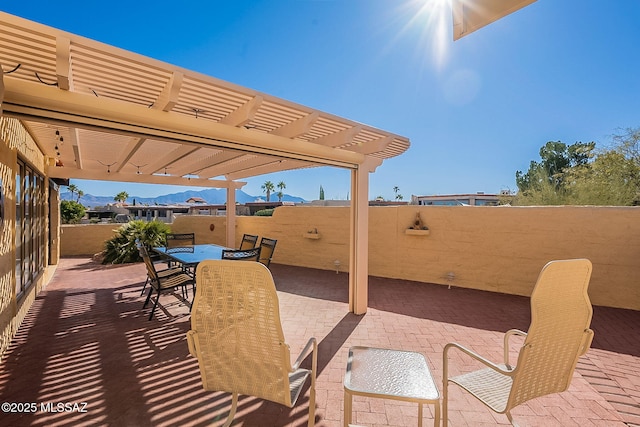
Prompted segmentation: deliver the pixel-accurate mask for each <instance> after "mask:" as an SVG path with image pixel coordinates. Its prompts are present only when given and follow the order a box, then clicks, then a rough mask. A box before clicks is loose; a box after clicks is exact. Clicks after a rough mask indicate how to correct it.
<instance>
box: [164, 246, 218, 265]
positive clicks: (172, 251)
mask: <svg viewBox="0 0 640 427" xmlns="http://www.w3.org/2000/svg"><path fill="white" fill-rule="evenodd" d="M225 249H230V248H227V247H225V246H220V245H214V244H206V245H189V246H176V247H173V248H166V247H164V246H161V247H157V248H153V250H154V251H155V252H157V253H159V254H160V255H162V256H165V257H167V258H168V259H170V260H171V261H173V262H177V263H180V264H182V266H183V267H185V268H188V269H193V270H195V268H196V267H197V266H198V264H199V263H200V262H201V261H204V260H205V259H222V251H223V250H225Z"/></svg>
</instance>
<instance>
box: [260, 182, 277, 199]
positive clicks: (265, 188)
mask: <svg viewBox="0 0 640 427" xmlns="http://www.w3.org/2000/svg"><path fill="white" fill-rule="evenodd" d="M275 189H276V186H275V185H273V182H271V181H267V182H265V183H264V184H262V191H264V192H265V193H267V202H268V201H269V200H270V199H271V192H272V191H273V190H275Z"/></svg>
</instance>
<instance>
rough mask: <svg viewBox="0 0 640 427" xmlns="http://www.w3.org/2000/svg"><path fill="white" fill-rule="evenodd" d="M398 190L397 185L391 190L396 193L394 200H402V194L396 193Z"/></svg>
mask: <svg viewBox="0 0 640 427" xmlns="http://www.w3.org/2000/svg"><path fill="white" fill-rule="evenodd" d="M398 191H400V187H398V186H397V185H396V186H395V187H393V192H394V193H396V200H402V194H398Z"/></svg>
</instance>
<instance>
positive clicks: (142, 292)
mask: <svg viewBox="0 0 640 427" xmlns="http://www.w3.org/2000/svg"><path fill="white" fill-rule="evenodd" d="M147 283H149V276H147V280H145V281H144V285H142V290H141V291H140V296H142V295H144V290H145V288H146V287H147Z"/></svg>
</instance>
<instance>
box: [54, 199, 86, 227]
mask: <svg viewBox="0 0 640 427" xmlns="http://www.w3.org/2000/svg"><path fill="white" fill-rule="evenodd" d="M86 212H87V210H86V209H85V207H84V206H82V205H81V204H80V203H78V202H76V201H74V200H62V201H61V202H60V218H61V219H62V222H63V223H65V224H77V223H78V222H80V220H81V219H82V218H83V217H84V214H85V213H86Z"/></svg>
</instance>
